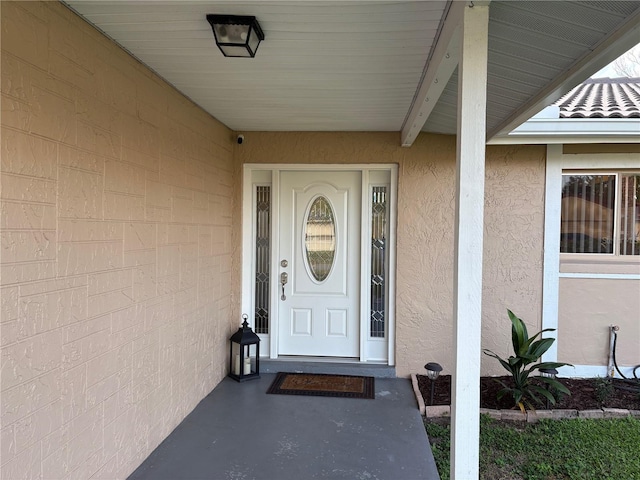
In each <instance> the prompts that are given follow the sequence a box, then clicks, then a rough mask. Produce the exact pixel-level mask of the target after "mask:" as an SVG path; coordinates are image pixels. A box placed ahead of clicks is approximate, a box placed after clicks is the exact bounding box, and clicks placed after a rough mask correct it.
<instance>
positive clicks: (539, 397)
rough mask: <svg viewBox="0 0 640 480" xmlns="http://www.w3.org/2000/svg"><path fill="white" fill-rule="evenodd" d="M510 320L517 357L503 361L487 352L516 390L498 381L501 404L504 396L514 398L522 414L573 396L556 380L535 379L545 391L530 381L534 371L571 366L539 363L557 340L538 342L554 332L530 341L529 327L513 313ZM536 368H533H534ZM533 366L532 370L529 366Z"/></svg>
mask: <svg viewBox="0 0 640 480" xmlns="http://www.w3.org/2000/svg"><path fill="white" fill-rule="evenodd" d="M507 312H508V314H509V319H510V320H511V341H512V343H513V352H514V355H511V356H510V357H509V358H508V359H503V358H501V357H499V356H498V355H496V354H495V353H493V352H492V351H491V350H487V349H484V354H485V355H489V356H490V357H494V358H495V359H497V360H498V361H499V362H500V365H502V366H503V367H504V368H505V369H506V370H507V371H508V372H509V373H510V374H511V377H512V379H513V386H509V385H507V384H506V383H505V382H503V381H501V380H497V381H498V382H499V383H500V384H501V385H502V387H503V388H502V389H501V390H500V391H499V392H498V400H500V399H501V398H502V397H504V396H505V395H507V394H509V395H511V396H512V397H513V401H514V404H515V406H517V407H519V408H520V410H522V411H523V412H525V411H526V409H527V408H529V409H532V408H533V402H535V403H537V404H539V405H543V404H544V399H546V400H549V402H550V403H551V404H553V405H555V403H556V398H555V395H558V394H565V395H571V392H569V390H568V389H567V387H565V386H564V385H562V384H561V383H560V382H558V381H557V380H556V379H555V378H548V377H536V378H537V379H538V380H540V381H542V382H544V383H546V384H547V387H548V388H543V387H542V386H540V385H537V384H536V383H534V382H532V381H531V378H530V375H531V374H532V373H533V372H534V371H535V370H540V369H549V368H559V367H563V366H565V365H569V364H568V363H560V362H540V363H535V362H538V360H539V359H540V357H542V355H543V354H544V353H545V352H546V351H547V350H549V347H551V345H553V342H554V341H555V339H554V338H541V339H540V340H536V338H537V337H538V336H540V335H541V334H542V333H544V332H553V331H555V329H553V328H545V329H544V330H541V331H540V332H538V333H536V334H535V335H534V336H533V337H531V338H529V334H528V332H527V326H526V325H525V324H524V322H523V321H522V320H521V319H520V318H518V317H517V316H516V315H515V314H514V313H513V312H512V311H511V310H507ZM532 364H533V365H532ZM530 365H531V366H530Z"/></svg>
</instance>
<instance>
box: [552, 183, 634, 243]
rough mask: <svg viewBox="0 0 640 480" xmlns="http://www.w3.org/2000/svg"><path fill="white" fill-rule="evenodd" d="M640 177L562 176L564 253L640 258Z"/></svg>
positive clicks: (561, 237)
mask: <svg viewBox="0 0 640 480" xmlns="http://www.w3.org/2000/svg"><path fill="white" fill-rule="evenodd" d="M639 197H640V175H638V174H623V173H598V174H593V175H586V174H565V175H563V176H562V203H561V214H560V217H561V220H560V222H561V226H560V252H561V253H605V254H616V255H640V202H639Z"/></svg>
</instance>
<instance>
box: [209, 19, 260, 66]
mask: <svg viewBox="0 0 640 480" xmlns="http://www.w3.org/2000/svg"><path fill="white" fill-rule="evenodd" d="M207 21H208V22H209V23H210V24H211V28H212V29H213V35H214V36H215V38H216V45H218V48H219V49H220V51H221V52H222V54H223V55H224V56H225V57H246V58H253V57H255V56H256V50H258V45H260V42H261V41H262V40H264V33H263V32H262V29H261V28H260V25H259V24H258V21H257V20H256V17H250V16H241V15H207Z"/></svg>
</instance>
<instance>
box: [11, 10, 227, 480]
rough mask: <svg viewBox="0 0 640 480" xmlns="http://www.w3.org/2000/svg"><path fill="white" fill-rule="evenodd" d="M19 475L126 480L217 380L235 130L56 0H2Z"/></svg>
mask: <svg viewBox="0 0 640 480" xmlns="http://www.w3.org/2000/svg"><path fill="white" fill-rule="evenodd" d="M0 3H1V8H2V11H1V13H2V139H1V155H2V159H1V160H2V162H1V178H0V183H1V194H0V196H1V202H2V203H1V206H0V210H1V217H0V222H1V223H0V228H1V232H0V239H1V251H0V252H1V258H0V267H1V276H0V282H1V285H2V286H1V290H0V293H1V299H2V308H1V318H0V322H1V323H0V329H1V332H0V334H1V348H2V353H1V355H2V363H1V368H2V370H1V375H2V379H1V392H0V395H1V422H2V425H1V429H0V445H1V452H0V458H1V460H0V468H1V469H2V475H1V476H2V478H3V479H5V478H6V479H16V478H41V476H42V477H44V478H56V479H62V478H89V477H92V475H94V474H95V475H96V478H123V477H125V476H126V475H127V474H129V473H130V472H131V471H132V470H133V469H134V468H135V467H137V466H138V465H139V463H140V462H141V461H142V460H143V459H144V458H145V457H146V456H147V455H148V454H149V453H150V452H151V451H152V450H153V448H154V447H155V446H157V445H158V443H159V442H160V441H161V440H163V439H164V438H165V436H166V435H167V434H168V433H169V432H170V431H171V430H172V429H173V428H174V427H175V426H176V425H177V424H178V422H180V421H181V420H182V419H183V417H184V416H185V415H186V414H187V413H189V412H190V411H191V410H192V409H193V407H194V406H195V405H196V404H197V403H198V402H199V401H200V400H201V399H202V398H203V397H204V396H205V395H206V394H207V393H208V392H210V391H211V389H212V388H213V387H214V386H215V385H216V384H217V383H218V381H219V380H220V379H221V378H222V376H223V374H224V370H225V367H226V358H227V352H226V348H227V343H226V341H227V338H228V336H229V334H230V333H231V330H232V329H233V325H237V324H238V322H236V321H233V320H232V319H231V316H230V304H231V301H232V300H231V288H230V268H231V262H230V259H231V224H232V221H233V217H232V215H231V210H232V195H231V191H232V188H233V179H232V175H233V173H232V172H233V168H232V158H233V142H232V140H233V135H232V134H231V132H230V131H229V130H228V129H227V128H226V127H224V126H222V125H221V124H220V123H218V122H217V121H215V120H214V119H212V118H211V117H210V116H208V115H206V114H205V113H203V111H202V110H200V109H198V108H197V107H195V106H194V105H193V104H192V103H190V102H189V101H188V100H187V99H185V98H184V97H182V96H181V95H179V94H178V93H177V92H176V91H175V90H174V89H172V88H171V87H169V86H168V85H167V84H165V83H164V82H162V81H161V80H159V79H158V78H157V77H156V76H155V75H154V74H153V73H151V72H150V71H149V70H147V69H146V68H144V67H143V66H141V65H140V64H138V63H137V62H136V61H135V60H134V59H132V58H131V57H130V56H128V55H127V54H126V53H125V52H124V51H122V50H120V49H119V48H117V47H116V46H115V45H114V44H113V43H112V42H110V41H109V40H108V39H106V38H105V37H104V36H102V35H101V34H100V33H99V32H97V31H96V30H94V29H92V28H91V27H90V26H89V25H88V24H86V23H85V22H84V21H82V20H81V19H79V18H78V17H76V16H75V15H74V14H73V13H71V12H70V11H69V10H67V9H66V8H65V7H64V6H62V5H61V4H60V3H57V2H47V3H36V2H24V3H13V2H4V1H3V2H0Z"/></svg>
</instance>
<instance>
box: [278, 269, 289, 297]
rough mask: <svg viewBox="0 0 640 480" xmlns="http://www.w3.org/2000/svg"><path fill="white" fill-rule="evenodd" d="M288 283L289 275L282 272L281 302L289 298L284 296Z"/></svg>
mask: <svg viewBox="0 0 640 480" xmlns="http://www.w3.org/2000/svg"><path fill="white" fill-rule="evenodd" d="M288 281H289V275H288V274H287V272H282V273H281V274H280V285H282V295H281V296H280V300H286V299H287V296H286V295H285V294H284V286H285V285H286V284H287V282H288Z"/></svg>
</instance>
